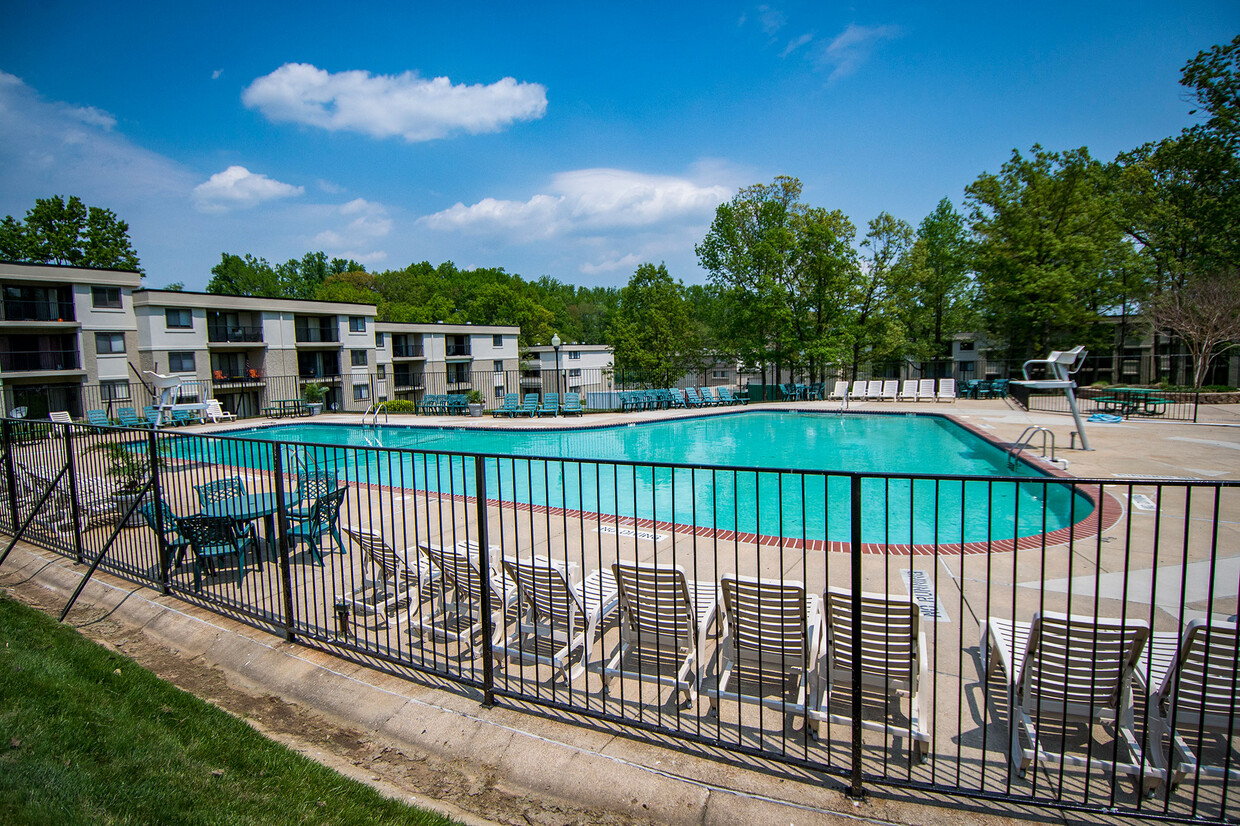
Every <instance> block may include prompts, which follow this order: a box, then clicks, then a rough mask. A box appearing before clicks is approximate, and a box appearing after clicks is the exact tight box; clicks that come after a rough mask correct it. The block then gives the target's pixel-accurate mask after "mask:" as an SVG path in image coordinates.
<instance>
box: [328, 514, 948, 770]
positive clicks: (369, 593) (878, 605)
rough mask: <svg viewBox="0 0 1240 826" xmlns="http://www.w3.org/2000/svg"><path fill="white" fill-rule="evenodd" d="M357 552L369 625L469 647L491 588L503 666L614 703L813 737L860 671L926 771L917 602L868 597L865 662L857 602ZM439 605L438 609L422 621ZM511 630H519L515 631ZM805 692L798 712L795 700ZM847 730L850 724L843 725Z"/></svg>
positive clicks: (680, 574)
mask: <svg viewBox="0 0 1240 826" xmlns="http://www.w3.org/2000/svg"><path fill="white" fill-rule="evenodd" d="M343 530H344V532H345V533H346V534H347V535H348V536H349V537H350V538H352V539H353V541H355V542H356V543H357V544H358V545H360V546H361V548H362V550H363V551H364V552H365V554H366V555H367V557H368V558H369V560H370V562H371V564H372V565H373V567H374V568H375V569H376V570H377V571H378V572H379V573H380V579H375V580H367V581H365V582H364V583H363V586H362V587H361V588H359V589H357V590H356V591H355V592H354V593H353V594H352V595H350V596H349V597H348V598H347V600H346V601H347V602H348V603H349V604H350V606H351V608H352V610H353V611H354V613H355V614H357V615H358V616H359V618H377V620H378V622H380V623H383V624H386V623H387V617H386V615H389V614H393V613H394V614H396V619H395V622H396V623H397V624H407V627H408V631H409V633H410V634H411V635H412V636H413V637H415V638H423V637H431V638H433V639H445V640H450V641H455V642H457V643H458V644H461V645H465V646H469V645H472V644H473V640H474V638H475V637H477V635H478V634H479V633H480V632H481V630H482V628H483V617H482V609H481V606H482V598H483V593H482V591H483V588H485V587H487V586H488V585H489V587H490V588H491V594H490V597H491V605H492V609H493V611H494V621H495V627H496V629H497V632H496V637H495V639H494V640H493V645H492V652H493V656H494V657H495V659H496V664H497V666H499V667H502V666H503V664H504V663H505V662H508V661H513V662H516V663H520V664H526V665H532V664H541V665H545V666H550V667H551V668H552V669H553V673H554V678H555V679H562V680H565V681H571V680H574V679H576V678H578V677H580V676H581V675H582V674H584V673H585V671H586V670H587V668H590V669H592V670H594V671H596V672H597V673H599V674H600V675H601V676H602V680H603V689H604V691H605V692H608V693H611V692H612V691H614V690H615V682H616V680H618V679H621V678H629V679H636V680H639V681H643V682H653V683H656V684H659V685H663V686H668V687H672V688H674V689H675V692H676V695H677V699H678V702H679V703H681V704H682V705H688V704H691V703H692V702H694V701H695V700H696V698H697V696H698V694H699V691H700V692H701V693H702V694H703V695H705V696H706V697H707V698H709V703H710V712H711V713H714V712H715V711H716V709H717V708H718V706H719V705H720V704H721V703H722V702H724V701H735V702H746V703H759V704H762V705H764V706H766V707H768V708H772V709H777V710H781V711H784V712H788V713H791V714H794V715H796V716H798V717H800V718H802V719H805V720H806V721H808V724H809V726H810V728H811V730H812V731H813V732H814V733H815V735H817V733H818V729H819V727H820V726H821V725H822V724H823V723H824V722H827V721H831V722H845V721H846V718H845V717H843V716H841V715H839V714H838V713H833V712H832V710H831V700H832V694H833V692H837V691H841V690H843V691H845V692H847V691H850V687H851V685H852V673H853V669H854V668H861V669H862V682H863V684H865V685H866V686H867V687H870V688H879V689H881V690H882V691H883V692H884V701H885V703H886V704H887V707H888V708H889V709H896V710H898V709H899V708H900V707H901V703H900V700H899V696H898V695H904V696H905V697H907V698H908V705H909V710H908V712H907V714H905V715H904V716H905V719H906V720H907V721H908V722H906V723H902V724H896V723H891V722H888V721H883V722H876V721H870V720H867V721H865V722H864V723H863V725H864V726H865V727H866V728H869V729H873V730H877V731H881V732H885V733H887V734H889V735H893V736H903V737H906V738H908V741H909V743H910V750H911V751H912V754H913V757H914V759H917V760H921V759H924V757H925V755H926V753H927V751H928V747H929V743H930V735H929V732H928V731H927V730H926V729H925V725H924V723H925V717H924V715H923V713H922V708H921V697H920V684H921V677H922V673H923V671H924V670H925V669H926V654H925V640H924V636H923V634H922V631H921V626H920V617H921V614H920V612H919V610H918V608H917V606H916V605H915V604H914V603H913V602H912V600H911V599H909V598H907V597H905V598H900V597H888V596H886V595H881V594H865V595H863V599H862V611H863V613H864V616H863V618H862V623H863V627H864V628H865V629H866V631H865V633H866V635H867V636H866V638H865V640H864V642H863V645H864V646H865V651H864V653H863V654H861V655H860V656H857V655H856V653H855V652H854V651H853V647H852V637H851V622H852V602H851V597H850V594H849V593H848V592H847V591H843V590H838V589H830V590H828V591H827V592H826V593H825V594H824V595H818V594H813V593H808V592H807V590H806V588H805V585H804V584H803V583H800V582H794V581H784V580H772V579H758V578H754V577H745V576H738V575H732V574H727V575H724V576H723V577H722V578H721V579H720V581H719V582H717V583H716V582H713V581H710V582H695V581H693V580H690V579H688V578H687V576H686V575H685V571H684V569H683V568H681V567H680V566H666V565H645V564H638V563H630V562H616V563H613V564H612V565H611V566H610V567H609V568H605V569H600V570H595V571H593V572H591V573H590V574H589V575H588V576H586V577H585V578H584V579H582V578H581V577H580V575H579V574H580V572H579V570H578V568H577V566H576V565H571V564H566V563H563V562H559V561H553V560H550V559H548V558H546V557H542V556H534V557H532V558H524V559H512V558H503V559H498V549H497V548H496V549H493V550H494V551H495V553H496V557H497V559H496V563H495V564H493V565H492V568H491V570H490V572H489V575H488V576H486V577H484V576H482V574H481V572H480V570H479V562H478V560H479V554H478V547H477V546H476V545H472V544H467V543H458V545H456V546H450V547H444V546H439V545H432V544H421V545H419V546H418V547H417V548H416V549H413V548H410V549H406V550H405V551H402V552H399V553H398V552H397V551H395V550H393V549H392V548H391V547H390V546H389V545H388V544H387V543H386V542H385V541H384V540H383V538H382V537H381V536H380V535H378V534H376V533H373V532H371V531H369V530H366V529H363V528H357V527H348V526H346V527H344V529H343ZM425 600H429V601H430V610H429V611H426V612H423V611H420V610H416V606H418V605H420V604H421V602H423V601H425ZM510 616H512V617H514V619H513V620H512V621H511V622H509V621H508V618H509V617H510ZM612 621H616V622H618V623H619V626H620V637H619V641H618V642H617V644H616V647H615V648H614V650H613V651H612V652H611V653H610V654H608V655H606V656H604V657H602V658H601V659H599V660H596V661H592V656H593V651H594V648H595V647H596V645H597V643H598V642H599V641H600V640H601V638H602V630H603V627H604V625H605V624H607V623H608V622H612ZM716 623H718V624H719V628H720V634H719V644H720V646H721V647H720V649H719V656H718V658H717V666H718V667H717V670H716V673H714V674H713V676H714V678H715V679H714V680H713V681H712V680H710V679H709V678H710V677H711V676H712V675H711V674H710V673H709V672H711V670H712V667H713V665H714V664H715V663H716V660H715V659H714V658H711V657H707V656H706V655H705V647H706V645H707V643H708V641H709V639H710V638H711V637H710V636H709V635H708V632H709V630H710V628H711V627H712V626H713V625H715V624H716ZM790 680H791V681H793V682H795V686H796V697H797V699H796V701H795V702H794V703H789V702H788V701H787V699H786V697H785V687H786V686H787V685H788V684H789V681H790ZM847 719H849V720H850V719H851V718H847Z"/></svg>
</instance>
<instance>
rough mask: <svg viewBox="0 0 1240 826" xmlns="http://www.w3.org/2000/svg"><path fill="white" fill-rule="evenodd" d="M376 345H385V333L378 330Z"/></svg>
mask: <svg viewBox="0 0 1240 826" xmlns="http://www.w3.org/2000/svg"><path fill="white" fill-rule="evenodd" d="M375 346H376V347H382V346H383V333H381V332H379V331H378V330H376V331H375Z"/></svg>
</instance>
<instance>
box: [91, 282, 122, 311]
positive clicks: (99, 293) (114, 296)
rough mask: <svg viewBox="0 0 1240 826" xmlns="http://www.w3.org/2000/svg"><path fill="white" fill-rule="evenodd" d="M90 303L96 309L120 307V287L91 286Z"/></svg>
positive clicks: (115, 308)
mask: <svg viewBox="0 0 1240 826" xmlns="http://www.w3.org/2000/svg"><path fill="white" fill-rule="evenodd" d="M90 304H91V306H92V307H94V308H95V309H96V310H119V309H121V288H120V287H91V288H90Z"/></svg>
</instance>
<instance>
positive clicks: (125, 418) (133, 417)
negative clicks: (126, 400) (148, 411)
mask: <svg viewBox="0 0 1240 826" xmlns="http://www.w3.org/2000/svg"><path fill="white" fill-rule="evenodd" d="M116 418H117V419H119V420H120V423H121V425H122V426H124V427H140V428H147V429H149V428H150V426H151V425H150V423H149V422H147V421H146V420H145V419H139V418H138V412H137V411H136V410H134V409H133V408H132V407H118V408H116Z"/></svg>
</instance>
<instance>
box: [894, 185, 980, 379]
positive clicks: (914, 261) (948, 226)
mask: <svg viewBox="0 0 1240 826" xmlns="http://www.w3.org/2000/svg"><path fill="white" fill-rule="evenodd" d="M969 263H970V260H969V239H968V234H967V232H966V230H965V226H964V218H963V217H962V216H961V215H960V213H958V212H956V210H955V208H954V207H953V206H952V202H951V201H950V200H948V199H947V198H944V199H943V200H941V201H939V203H938V206H936V207H935V209H934V212H932V213H930V214H929V215H927V216H926V217H925V218H924V219H923V220H922V222H921V224H920V225H919V226H918V227H917V240H916V241H915V242H914V243H913V247H912V249H911V250H909V254H908V259H907V266H906V267H905V268H904V270H903V277H904V279H905V283H904V284H902V286H901V288H900V291H901V292H902V293H903V294H904V295H906V296H907V300H905V301H903V302H901V306H900V307H899V308H897V311H898V312H899V313H900V315H901V320H902V323H903V325H904V327H905V330H906V336H907V337H908V340H909V343H910V355H913V356H915V357H917V358H920V359H922V360H923V361H930V362H941V361H946V360H948V359H950V358H951V356H952V334H953V333H956V332H959V331H961V330H967V329H969V328H970V327H971V326H972V325H973V323H974V321H975V318H974V316H975V313H974V311H973V302H974V292H973V280H972V278H970V275H969ZM924 368H925V365H923V371H924ZM923 374H924V375H929V374H928V373H924V372H923Z"/></svg>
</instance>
